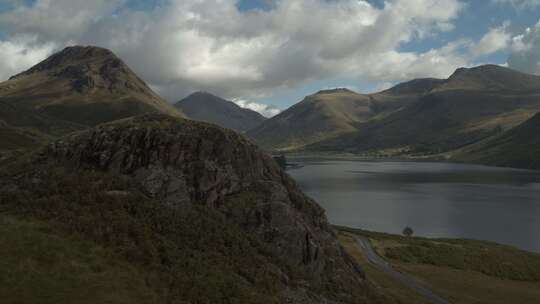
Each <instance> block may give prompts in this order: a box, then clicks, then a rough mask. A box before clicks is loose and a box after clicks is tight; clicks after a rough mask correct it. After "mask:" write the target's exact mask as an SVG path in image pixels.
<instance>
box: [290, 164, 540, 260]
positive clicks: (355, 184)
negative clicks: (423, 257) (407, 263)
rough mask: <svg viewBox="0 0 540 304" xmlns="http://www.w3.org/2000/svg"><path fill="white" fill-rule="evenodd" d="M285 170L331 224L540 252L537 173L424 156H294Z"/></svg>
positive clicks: (539, 187) (539, 176) (539, 196)
mask: <svg viewBox="0 0 540 304" xmlns="http://www.w3.org/2000/svg"><path fill="white" fill-rule="evenodd" d="M296 161H297V162H298V163H300V164H301V165H302V166H301V167H300V168H297V169H294V170H290V171H289V174H290V175H291V176H293V177H294V178H295V179H296V180H297V182H298V184H299V185H300V187H301V188H302V189H303V190H304V191H305V192H306V193H307V194H308V195H310V196H311V197H313V198H314V199H315V200H317V201H318V202H319V203H320V204H321V206H323V207H324V208H325V209H326V211H327V215H328V218H329V219H330V221H331V222H332V223H334V224H338V225H346V226H352V227H359V228H365V229H370V230H376V231H383V232H389V233H400V232H401V230H402V229H403V227H405V226H411V227H413V228H414V230H415V233H416V234H417V235H422V236H429V237H459V238H473V239H482V240H491V241H496V242H500V243H505V244H511V245H515V246H518V247H520V248H524V249H528V250H534V251H539V252H540V233H538V232H539V231H540V172H538V171H527V170H517V169H505V168H494V167H486V166H477V165H463V164H449V163H427V162H418V163H417V162H363V161H322V160H309V159H298V160H296Z"/></svg>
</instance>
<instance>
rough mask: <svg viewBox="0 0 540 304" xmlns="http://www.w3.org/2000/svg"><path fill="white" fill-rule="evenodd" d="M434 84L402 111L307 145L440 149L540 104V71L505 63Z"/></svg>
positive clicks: (490, 132)
mask: <svg viewBox="0 0 540 304" xmlns="http://www.w3.org/2000/svg"><path fill="white" fill-rule="evenodd" d="M433 84H434V85H433V86H432V87H431V88H430V87H429V86H428V87H426V89H425V90H424V89H422V90H421V91H424V92H425V93H424V94H419V95H417V97H416V98H412V99H411V100H409V101H408V102H407V103H408V104H406V105H405V106H403V107H402V108H400V109H399V111H394V112H391V113H389V114H388V115H386V116H385V117H382V118H381V119H377V120H371V121H368V122H366V123H363V124H361V125H357V126H356V128H357V130H358V131H357V132H354V133H350V134H345V135H342V136H340V137H338V138H331V139H329V140H326V141H321V142H318V143H315V144H313V145H311V146H309V147H306V149H308V150H315V151H332V152H351V153H366V152H376V151H380V152H381V153H384V154H385V155H392V154H402V153H406V154H433V153H440V152H445V151H450V150H454V149H459V148H461V147H463V146H466V145H469V144H472V143H475V142H478V141H480V140H483V139H486V138H488V137H491V136H494V135H497V134H499V133H500V132H501V131H504V130H508V129H510V128H512V127H515V126H517V125H519V124H521V123H522V122H524V121H526V120H527V119H529V118H530V117H532V116H533V115H534V114H535V113H536V112H538V111H539V110H540V77H539V76H534V75H528V74H524V73H520V72H517V71H514V70H511V69H508V68H505V67H500V66H493V65H486V66H480V67H476V68H471V69H458V70H457V71H456V72H455V73H454V74H453V75H452V76H450V77H449V78H448V79H446V80H444V81H435V82H433ZM391 91H392V89H391ZM393 91H394V92H396V91H397V94H396V95H397V96H398V97H401V98H403V96H405V97H406V96H407V94H402V93H400V92H399V91H400V90H399V88H398V89H394V90H393ZM405 91H406V90H405ZM381 94H382V93H381ZM381 94H376V95H381ZM384 94H386V95H388V92H387V93H384ZM415 99H416V100H415Z"/></svg>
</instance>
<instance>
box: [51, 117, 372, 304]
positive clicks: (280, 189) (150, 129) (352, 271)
mask: <svg viewBox="0 0 540 304" xmlns="http://www.w3.org/2000/svg"><path fill="white" fill-rule="evenodd" d="M41 158H42V160H46V161H49V162H52V163H54V164H57V165H63V166H68V167H74V168H78V170H106V171H111V172H116V173H119V174H122V175H127V176H132V177H134V179H135V180H136V182H137V183H138V184H139V185H140V188H141V189H142V191H143V192H144V193H145V194H146V195H147V196H149V197H153V198H156V199H158V200H160V201H162V202H163V204H166V205H167V206H169V207H171V208H180V209H182V208H191V207H192V206H194V205H196V204H205V205H207V206H211V207H213V208H216V209H217V210H220V211H221V212H223V213H224V214H225V215H226V216H227V218H229V219H230V221H231V223H233V224H236V225H238V226H240V227H241V228H242V229H243V230H245V231H246V232H248V233H251V234H255V235H257V236H258V238H259V239H261V240H262V241H263V242H265V243H266V244H269V245H270V246H269V248H271V250H272V252H273V255H274V256H275V257H276V258H278V259H279V260H280V261H281V263H282V264H283V265H289V266H294V267H299V268H300V269H302V272H303V275H304V277H305V278H306V282H304V283H303V284H304V285H305V287H302V288H305V289H307V290H314V289H318V288H320V287H321V286H324V285H325V284H328V283H329V282H332V284H338V285H340V284H343V285H346V286H350V285H351V284H353V285H361V284H362V279H361V277H362V274H361V273H359V270H358V268H357V267H356V266H355V265H354V264H353V263H352V262H351V261H350V259H349V258H348V257H347V256H346V255H345V254H344V252H343V251H342V249H341V248H340V246H339V245H338V243H337V240H336V237H335V235H334V234H333V232H332V230H331V228H330V227H329V225H328V222H327V220H326V217H325V215H324V211H323V210H322V209H321V208H320V207H319V206H318V205H317V204H316V203H315V202H314V201H312V200H311V199H309V198H308V197H307V196H305V195H304V194H303V193H302V192H301V191H300V190H299V188H298V187H297V185H296V184H295V182H294V181H293V180H292V179H291V178H290V177H289V176H288V175H287V174H286V173H284V172H283V171H282V170H281V169H280V167H279V166H278V165H277V164H276V163H275V161H274V160H273V159H272V158H271V157H270V156H268V155H266V154H264V153H262V152H261V151H260V150H259V149H258V148H257V147H256V146H255V145H254V144H252V143H251V142H250V141H249V140H247V139H245V138H244V137H243V136H242V135H239V134H237V133H235V132H233V131H228V130H224V129H220V128H218V127H214V126H212V125H208V124H205V123H197V122H193V121H188V120H184V119H178V118H171V117H168V116H163V115H145V116H141V117H137V118H133V119H127V120H123V121H120V122H116V123H110V124H105V125H101V126H98V127H96V128H94V129H92V130H89V131H85V132H82V133H78V134H74V135H70V136H69V137H67V138H65V139H64V140H62V141H57V142H55V143H52V144H50V145H49V147H48V148H47V149H46V150H45V152H44V153H42V154H41ZM284 280H288V278H284ZM344 298H346V294H345V295H344ZM317 302H319V303H333V302H327V300H325V299H320V300H317V301H315V300H313V301H312V303H317ZM345 302H354V299H348V300H347V301H345Z"/></svg>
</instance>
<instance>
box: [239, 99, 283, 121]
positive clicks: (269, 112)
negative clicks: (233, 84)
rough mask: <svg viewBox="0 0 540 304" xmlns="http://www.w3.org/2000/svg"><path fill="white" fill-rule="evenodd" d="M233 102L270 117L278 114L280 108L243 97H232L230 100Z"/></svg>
mask: <svg viewBox="0 0 540 304" xmlns="http://www.w3.org/2000/svg"><path fill="white" fill-rule="evenodd" d="M232 102H234V103H235V104H237V105H238V106H240V107H242V108H246V109H250V110H253V111H255V112H259V113H260V114H261V115H262V116H264V117H272V116H276V115H278V114H279V113H280V112H281V110H280V109H278V108H276V107H274V106H270V105H267V104H262V103H257V102H254V101H248V100H245V99H239V98H234V99H233V100H232Z"/></svg>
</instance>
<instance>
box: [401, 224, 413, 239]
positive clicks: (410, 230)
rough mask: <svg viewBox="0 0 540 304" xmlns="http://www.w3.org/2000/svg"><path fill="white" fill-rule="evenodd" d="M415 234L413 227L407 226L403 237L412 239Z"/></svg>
mask: <svg viewBox="0 0 540 304" xmlns="http://www.w3.org/2000/svg"><path fill="white" fill-rule="evenodd" d="M413 234H414V231H413V230H412V228H411V227H409V226H407V227H405V229H403V235H404V236H406V237H410V236H412V235H413Z"/></svg>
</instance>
